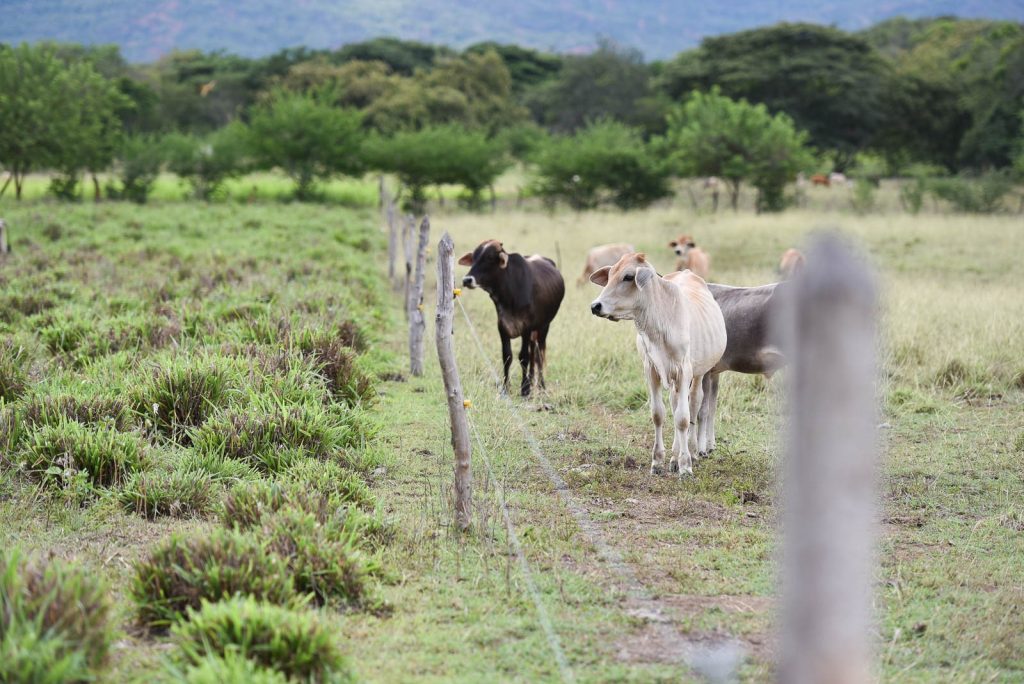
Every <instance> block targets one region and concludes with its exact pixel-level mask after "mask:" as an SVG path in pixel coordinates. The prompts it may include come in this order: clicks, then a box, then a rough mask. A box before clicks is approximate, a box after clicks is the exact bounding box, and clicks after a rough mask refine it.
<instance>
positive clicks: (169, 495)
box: [118, 470, 214, 520]
mask: <svg viewBox="0 0 1024 684" xmlns="http://www.w3.org/2000/svg"><path fill="white" fill-rule="evenodd" d="M212 485H213V478H212V477H211V476H210V474H209V473H205V472H202V471H199V470H172V471H164V470H157V471H153V472H148V473H136V474H135V475H134V476H132V477H131V478H130V479H129V480H128V482H127V483H125V486H124V488H123V489H122V490H121V491H120V492H119V493H118V501H120V503H121V507H122V508H123V509H124V510H125V511H127V512H128V513H137V514H139V515H141V516H143V517H145V518H149V519H150V520H152V519H153V518H157V517H160V516H168V517H171V518H186V517H190V516H202V515H205V514H207V513H209V512H210V510H211V508H212V507H213V501H214V493H213V487H212Z"/></svg>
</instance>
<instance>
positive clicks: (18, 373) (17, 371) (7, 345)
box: [0, 339, 29, 401]
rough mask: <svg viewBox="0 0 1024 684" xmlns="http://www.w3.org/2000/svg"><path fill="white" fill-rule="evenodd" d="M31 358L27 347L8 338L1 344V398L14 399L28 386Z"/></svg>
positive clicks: (5, 399)
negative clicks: (26, 350) (26, 349)
mask: <svg viewBox="0 0 1024 684" xmlns="http://www.w3.org/2000/svg"><path fill="white" fill-rule="evenodd" d="M28 367H29V358H28V354H26V353H25V349H24V348H23V347H21V346H20V345H15V344H14V341H13V340H10V339H7V340H4V341H3V343H2V344H0V399H3V400H4V401H14V400H15V399H17V398H18V397H20V396H21V395H22V394H24V393H25V390H26V389H27V388H28Z"/></svg>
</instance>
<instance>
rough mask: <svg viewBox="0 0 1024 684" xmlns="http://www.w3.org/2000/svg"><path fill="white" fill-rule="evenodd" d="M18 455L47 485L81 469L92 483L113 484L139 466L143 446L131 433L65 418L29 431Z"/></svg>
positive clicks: (64, 481)
mask: <svg viewBox="0 0 1024 684" xmlns="http://www.w3.org/2000/svg"><path fill="white" fill-rule="evenodd" d="M20 458H21V460H22V466H23V467H24V468H25V469H27V470H28V471H29V472H30V473H31V474H32V475H34V476H35V477H37V478H39V479H40V480H42V481H44V482H46V483H48V484H51V485H59V484H61V483H67V482H68V481H69V480H70V479H72V478H73V477H74V476H75V474H77V473H85V474H86V475H87V477H88V479H89V481H90V482H91V483H92V484H93V485H95V486H100V487H114V486H117V485H120V484H122V483H123V482H124V481H125V480H127V478H128V477H129V476H130V475H131V474H132V473H134V472H135V471H136V470H139V469H140V468H141V467H142V463H143V458H144V450H143V445H142V443H141V442H140V440H139V438H138V437H137V436H136V435H134V434H131V433H125V432H120V431H119V430H117V429H115V428H113V427H109V426H106V427H88V426H85V425H82V424H81V423H76V422H75V421H68V420H65V421H61V422H60V423H58V424H56V425H44V426H42V427H41V428H39V429H37V430H35V431H34V432H32V433H30V434H29V436H28V438H27V439H26V444H25V448H24V450H23V453H22V454H21V456H20Z"/></svg>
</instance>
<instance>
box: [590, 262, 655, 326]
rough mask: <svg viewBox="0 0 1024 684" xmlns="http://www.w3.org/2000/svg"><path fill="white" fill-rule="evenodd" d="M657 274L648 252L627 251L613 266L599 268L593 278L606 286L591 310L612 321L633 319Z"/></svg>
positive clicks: (591, 278) (593, 280) (595, 281)
mask: <svg viewBox="0 0 1024 684" xmlns="http://www.w3.org/2000/svg"><path fill="white" fill-rule="evenodd" d="M657 276H658V274H657V272H656V271H655V270H654V267H653V266H651V265H650V264H649V263H647V257H646V256H645V255H644V254H635V253H633V254H626V255H624V256H623V257H622V258H621V259H619V260H618V261H617V262H615V264H614V265H613V266H605V267H603V268H599V269H597V270H596V271H594V273H593V275H591V276H590V282H592V283H594V284H595V285H600V286H601V287H603V288H604V289H603V290H601V294H600V295H598V297H597V299H595V300H594V301H593V303H591V305H590V312H591V313H592V314H594V315H595V316H600V317H601V318H607V319H608V320H611V321H623V320H625V321H629V320H632V319H633V318H634V312H635V311H636V307H637V303H638V299H639V298H640V297H641V296H642V294H643V290H644V288H645V287H647V286H648V285H650V283H651V281H652V280H654V278H656V277H657Z"/></svg>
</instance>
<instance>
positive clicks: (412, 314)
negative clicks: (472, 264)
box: [405, 216, 430, 377]
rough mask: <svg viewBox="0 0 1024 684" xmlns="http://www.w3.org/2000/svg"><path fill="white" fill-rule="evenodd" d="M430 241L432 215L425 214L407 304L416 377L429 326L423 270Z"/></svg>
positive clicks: (412, 369)
mask: <svg viewBox="0 0 1024 684" xmlns="http://www.w3.org/2000/svg"><path fill="white" fill-rule="evenodd" d="M429 241H430V217H429V216H424V217H423V221H422V222H421V223H420V242H419V248H418V249H417V250H416V280H415V281H414V283H413V287H412V290H411V292H410V294H409V299H408V301H407V302H406V304H405V305H406V308H407V309H408V310H409V372H410V373H412V374H413V375H414V376H416V377H419V376H421V375H423V331H424V329H425V328H426V327H427V324H426V321H425V320H424V319H423V276H424V273H423V271H424V270H425V269H426V266H427V244H428V242H429Z"/></svg>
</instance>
